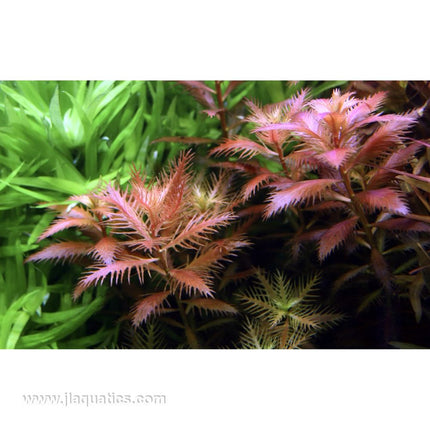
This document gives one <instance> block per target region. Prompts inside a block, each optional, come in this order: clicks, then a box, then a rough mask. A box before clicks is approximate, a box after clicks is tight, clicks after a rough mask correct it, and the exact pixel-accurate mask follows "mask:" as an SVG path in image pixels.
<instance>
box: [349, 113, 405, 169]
mask: <svg viewBox="0 0 430 430" xmlns="http://www.w3.org/2000/svg"><path fill="white" fill-rule="evenodd" d="M401 118H403V117H401ZM412 122H413V120H409V121H394V120H393V121H390V122H387V123H385V124H383V125H382V126H381V127H379V128H378V129H377V130H376V131H375V132H374V133H373V134H372V135H371V136H370V137H369V138H368V139H367V140H366V141H365V143H364V144H363V146H362V147H361V149H360V150H359V152H358V154H357V156H356V157H355V159H354V163H355V164H357V163H363V162H367V161H370V160H372V159H375V158H378V157H384V156H386V155H388V154H390V153H392V152H393V151H394V150H396V145H397V144H399V143H400V142H401V141H402V136H403V134H404V133H405V132H406V131H407V129H408V128H409V127H410V125H411V123H412Z"/></svg>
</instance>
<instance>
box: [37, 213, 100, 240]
mask: <svg viewBox="0 0 430 430" xmlns="http://www.w3.org/2000/svg"><path fill="white" fill-rule="evenodd" d="M72 227H77V228H80V229H87V228H94V229H96V230H98V231H101V228H100V226H99V225H98V223H97V222H96V221H95V220H94V219H93V218H88V217H86V218H69V217H67V218H59V219H57V220H55V221H54V222H53V223H52V224H51V226H50V227H48V228H47V229H46V230H45V232H44V233H43V234H41V235H40V236H39V238H38V240H37V241H38V242H40V241H41V240H43V239H46V238H47V237H49V236H52V235H53V234H55V233H58V232H60V231H63V230H66V229H69V228H72Z"/></svg>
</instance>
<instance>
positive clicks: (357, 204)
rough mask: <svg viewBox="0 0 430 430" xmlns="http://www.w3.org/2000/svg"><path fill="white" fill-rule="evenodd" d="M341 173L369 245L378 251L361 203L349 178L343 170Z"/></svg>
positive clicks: (340, 170)
mask: <svg viewBox="0 0 430 430" xmlns="http://www.w3.org/2000/svg"><path fill="white" fill-rule="evenodd" d="M339 172H340V175H341V176H342V180H343V183H344V184H345V188H346V191H347V193H348V196H349V198H350V199H351V204H352V209H353V211H354V213H355V214H356V215H357V216H358V219H359V220H360V223H361V225H362V226H363V229H364V232H365V234H366V237H367V240H368V241H369V245H370V246H371V248H372V249H377V246H376V243H375V239H374V237H373V234H372V230H371V228H370V224H369V221H368V220H367V217H366V214H365V213H364V209H363V207H362V205H361V203H360V202H359V201H358V200H357V197H356V195H355V193H354V190H353V189H352V185H351V181H350V179H349V176H348V174H347V173H346V172H345V170H344V169H342V168H341V169H339Z"/></svg>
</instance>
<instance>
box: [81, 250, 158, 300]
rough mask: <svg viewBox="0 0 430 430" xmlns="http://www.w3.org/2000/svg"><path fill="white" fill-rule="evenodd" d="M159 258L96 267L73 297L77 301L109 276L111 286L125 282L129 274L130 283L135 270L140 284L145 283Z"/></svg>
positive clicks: (91, 269)
mask: <svg viewBox="0 0 430 430" xmlns="http://www.w3.org/2000/svg"><path fill="white" fill-rule="evenodd" d="M157 260H158V259H157V258H130V257H129V259H128V260H119V261H115V262H113V263H112V264H109V265H107V266H102V265H96V266H94V267H92V268H90V271H89V272H88V273H87V274H85V275H84V276H83V278H82V279H81V280H80V281H79V283H78V285H77V286H76V288H75V291H74V292H73V297H74V298H75V299H77V298H78V297H79V296H80V295H81V294H82V293H83V292H84V291H85V290H86V289H87V288H89V287H90V286H92V285H97V284H99V283H100V284H101V283H102V282H103V281H104V280H105V278H106V277H107V276H110V284H111V285H112V284H113V283H114V282H115V283H118V282H123V279H124V275H125V274H126V273H127V274H128V276H127V279H128V282H130V278H131V272H132V270H133V269H134V270H135V271H136V273H137V275H138V278H139V282H141V283H142V282H143V275H144V271H145V270H149V267H148V266H149V265H150V264H151V263H154V262H155V261H157Z"/></svg>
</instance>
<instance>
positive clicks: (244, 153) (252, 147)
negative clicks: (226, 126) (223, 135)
mask: <svg viewBox="0 0 430 430" xmlns="http://www.w3.org/2000/svg"><path fill="white" fill-rule="evenodd" d="M258 154H265V155H273V156H276V155H277V154H276V152H274V151H272V150H270V149H269V148H267V147H265V146H263V145H261V144H259V143H257V142H254V141H252V140H249V139H245V138H241V137H237V138H235V139H228V140H227V141H225V142H224V143H222V144H221V145H219V146H217V147H216V148H214V149H212V150H211V151H210V152H209V155H238V156H239V158H252V157H255V156H256V155H258Z"/></svg>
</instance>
